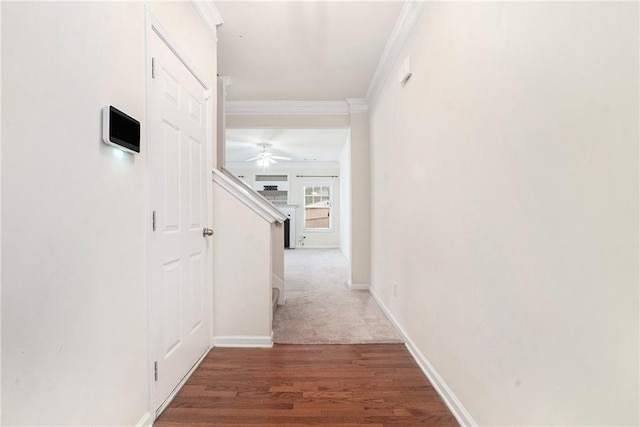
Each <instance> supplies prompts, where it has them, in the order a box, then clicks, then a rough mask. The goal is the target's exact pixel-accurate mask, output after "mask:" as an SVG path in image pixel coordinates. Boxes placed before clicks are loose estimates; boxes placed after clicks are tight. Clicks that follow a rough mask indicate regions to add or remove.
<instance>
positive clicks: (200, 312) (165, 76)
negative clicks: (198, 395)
mask: <svg viewBox="0 0 640 427" xmlns="http://www.w3.org/2000/svg"><path fill="white" fill-rule="evenodd" d="M151 22H152V24H151V29H150V31H149V37H148V62H149V65H150V67H149V69H150V72H149V73H148V74H149V75H148V77H147V84H148V86H147V87H148V120H147V124H148V127H147V131H148V139H147V140H148V147H147V160H148V194H149V215H150V217H151V227H150V231H149V235H148V236H149V237H148V251H147V253H148V277H149V283H148V290H149V336H150V342H149V348H150V356H151V359H152V370H153V374H152V381H153V383H152V387H151V390H152V393H151V400H152V402H151V403H152V409H153V410H155V411H156V415H157V414H159V413H160V412H161V411H162V409H163V408H164V406H165V405H166V404H167V403H168V402H169V401H170V400H171V398H172V397H173V395H174V394H175V392H177V390H178V389H179V388H180V386H181V384H182V382H183V381H184V379H186V377H187V376H188V374H189V373H190V371H191V370H192V369H193V368H194V366H195V365H196V364H197V363H198V361H199V360H200V359H201V358H202V357H203V356H204V355H205V354H206V352H207V351H208V350H209V347H210V342H211V301H210V300H211V298H210V294H211V290H210V288H211V253H212V252H211V242H210V238H209V236H208V232H207V231H208V229H207V225H208V224H210V208H211V206H210V203H211V200H210V197H209V194H210V191H209V189H210V183H209V176H208V173H207V171H208V170H209V169H210V160H209V158H210V152H211V135H210V121H211V119H210V115H209V114H208V111H209V105H208V104H209V98H210V97H209V86H208V84H207V83H206V82H204V81H203V80H202V79H201V78H199V77H198V76H197V74H196V73H195V72H194V71H193V68H191V67H190V66H189V65H188V62H187V61H186V60H185V58H184V56H182V55H180V54H179V53H178V50H177V49H176V47H175V46H173V45H172V44H171V43H170V41H169V38H168V37H167V35H166V32H165V31H164V30H163V29H162V27H161V25H160V24H159V23H158V22H157V20H155V19H154V18H151Z"/></svg>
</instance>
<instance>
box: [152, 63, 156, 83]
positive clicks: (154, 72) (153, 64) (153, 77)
mask: <svg viewBox="0 0 640 427" xmlns="http://www.w3.org/2000/svg"><path fill="white" fill-rule="evenodd" d="M151 78H152V79H155V78H156V58H151Z"/></svg>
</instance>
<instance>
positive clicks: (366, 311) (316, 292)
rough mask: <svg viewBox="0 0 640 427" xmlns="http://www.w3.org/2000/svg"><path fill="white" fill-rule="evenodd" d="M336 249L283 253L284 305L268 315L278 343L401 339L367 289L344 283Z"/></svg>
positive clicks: (345, 274)
mask: <svg viewBox="0 0 640 427" xmlns="http://www.w3.org/2000/svg"><path fill="white" fill-rule="evenodd" d="M347 279H348V265H347V260H346V258H345V257H344V255H342V252H340V250H339V249H292V250H287V251H285V296H286V304H285V305H282V306H279V307H278V310H277V311H276V313H275V316H274V319H273V335H274V337H273V338H274V342H276V343H278V344H370V343H401V342H402V338H401V337H400V335H398V333H397V332H396V330H395V328H394V327H393V325H391V323H390V322H389V320H388V319H387V318H386V316H385V315H384V313H383V312H382V310H381V309H380V307H379V306H378V304H377V303H376V302H375V300H374V299H373V297H372V296H371V295H369V292H367V291H352V290H349V289H348V287H347Z"/></svg>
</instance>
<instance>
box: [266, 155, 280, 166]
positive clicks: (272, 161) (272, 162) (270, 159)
mask: <svg viewBox="0 0 640 427" xmlns="http://www.w3.org/2000/svg"><path fill="white" fill-rule="evenodd" d="M264 160H265V161H266V162H269V163H271V164H272V165H273V164H275V163H278V162H276V161H275V160H273V159H272V158H271V157H265V158H264Z"/></svg>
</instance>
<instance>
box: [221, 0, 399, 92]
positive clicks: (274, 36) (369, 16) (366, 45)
mask: <svg viewBox="0 0 640 427" xmlns="http://www.w3.org/2000/svg"><path fill="white" fill-rule="evenodd" d="M402 6H403V2H402V1H351V2H346V1H261V2H246V1H216V7H217V8H218V10H219V12H220V14H221V15H222V18H223V20H224V24H223V25H222V26H220V27H219V28H218V38H219V41H218V72H219V74H220V75H224V76H228V77H230V78H231V82H232V84H231V86H229V87H228V88H227V99H229V100H290V101H301V100H314V101H320V100H343V99H345V98H364V97H365V94H366V91H367V87H368V85H369V82H370V81H371V78H372V76H373V73H374V71H375V68H376V66H377V65H378V61H379V60H380V56H381V54H382V52H383V50H384V47H385V44H386V42H387V39H388V38H389V35H390V34H391V30H392V29H393V27H394V24H395V22H396V20H397V18H398V15H399V13H400V10H401V9H402Z"/></svg>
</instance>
